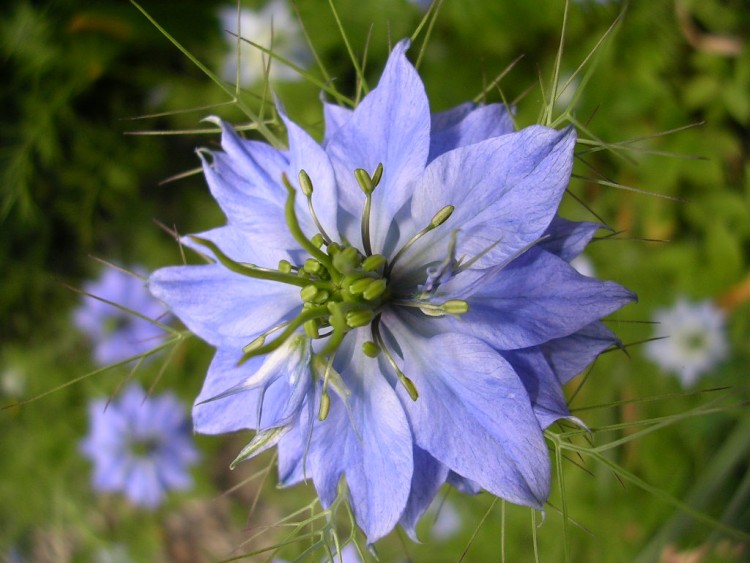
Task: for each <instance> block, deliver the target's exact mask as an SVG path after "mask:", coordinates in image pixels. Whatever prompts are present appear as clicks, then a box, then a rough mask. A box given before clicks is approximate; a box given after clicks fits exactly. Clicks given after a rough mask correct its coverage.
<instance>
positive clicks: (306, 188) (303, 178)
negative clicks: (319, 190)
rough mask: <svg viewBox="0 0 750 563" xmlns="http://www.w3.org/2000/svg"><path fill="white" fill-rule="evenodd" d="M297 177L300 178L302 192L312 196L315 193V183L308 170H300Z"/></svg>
mask: <svg viewBox="0 0 750 563" xmlns="http://www.w3.org/2000/svg"><path fill="white" fill-rule="evenodd" d="M297 178H298V179H299V187H300V189H301V190H302V193H303V194H305V197H310V196H311V195H312V193H313V185H312V180H310V176H308V175H307V172H305V171H304V170H300V171H299V175H298V176H297Z"/></svg>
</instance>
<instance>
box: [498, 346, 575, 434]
mask: <svg viewBox="0 0 750 563" xmlns="http://www.w3.org/2000/svg"><path fill="white" fill-rule="evenodd" d="M502 355H503V357H504V358H505V359H506V360H508V362H509V363H510V365H511V366H513V369H514V370H515V371H516V373H517V374H518V375H519V377H520V378H521V381H522V382H523V385H524V387H525V388H526V392H527V393H528V394H529V398H530V399H531V404H532V407H533V408H534V414H535V415H536V418H537V420H538V421H539V425H540V426H541V427H542V428H547V427H548V426H549V425H550V424H552V423H553V422H556V421H557V420H559V419H561V418H567V417H569V416H570V411H569V410H568V405H567V402H566V400H565V395H564V394H563V391H562V387H561V384H560V381H559V380H558V379H557V377H556V376H555V373H554V372H553V371H552V368H550V365H549V364H548V363H547V360H546V359H545V357H544V355H543V354H542V353H541V352H540V351H539V350H538V349H537V348H531V349H527V350H513V351H504V352H503V353H502Z"/></svg>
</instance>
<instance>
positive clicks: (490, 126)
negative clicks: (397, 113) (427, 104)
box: [428, 102, 514, 162]
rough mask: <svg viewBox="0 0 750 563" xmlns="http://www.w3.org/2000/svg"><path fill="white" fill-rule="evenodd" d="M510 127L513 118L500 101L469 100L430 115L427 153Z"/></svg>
mask: <svg viewBox="0 0 750 563" xmlns="http://www.w3.org/2000/svg"><path fill="white" fill-rule="evenodd" d="M513 131H514V127H513V119H511V116H510V113H508V110H507V109H506V107H505V106H504V105H502V104H489V105H486V106H485V105H477V104H474V103H471V102H467V103H465V104H461V105H460V106H456V107H454V108H452V109H449V110H446V111H443V112H440V113H435V114H433V115H432V132H431V135H430V156H429V158H428V162H432V161H433V160H435V159H436V158H437V157H438V156H440V155H441V154H443V153H446V152H448V151H450V150H453V149H456V148H458V147H465V146H466V145H472V144H474V143H478V142H480V141H484V140H486V139H491V138H492V137H499V136H500V135H506V134H508V133H512V132H513Z"/></svg>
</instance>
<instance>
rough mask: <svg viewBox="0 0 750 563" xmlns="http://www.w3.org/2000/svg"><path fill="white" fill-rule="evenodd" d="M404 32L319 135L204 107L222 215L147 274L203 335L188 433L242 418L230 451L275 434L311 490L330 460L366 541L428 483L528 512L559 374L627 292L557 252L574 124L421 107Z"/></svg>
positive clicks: (575, 232) (588, 229) (209, 164)
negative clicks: (238, 125)
mask: <svg viewBox="0 0 750 563" xmlns="http://www.w3.org/2000/svg"><path fill="white" fill-rule="evenodd" d="M407 48H408V42H406V41H402V42H401V43H399V44H398V45H397V46H396V47H395V48H394V50H393V52H392V54H391V56H390V58H389V60H388V63H387V65H386V68H385V70H384V72H383V75H382V77H381V80H380V83H379V84H378V86H377V87H376V88H374V89H373V90H372V91H371V92H370V93H369V95H367V96H366V97H365V98H364V99H363V100H362V101H361V103H360V104H359V105H358V106H357V108H356V109H354V110H348V109H344V108H341V107H337V106H334V105H330V104H326V105H325V107H324V111H325V121H326V134H325V138H324V140H323V142H322V144H318V143H317V142H315V141H314V140H313V139H312V138H311V137H310V136H309V135H307V134H306V133H305V132H304V131H303V130H302V129H301V128H300V127H299V126H297V125H296V124H295V123H293V122H292V121H290V120H289V119H288V118H286V116H284V115H283V114H282V118H283V119H284V122H285V124H286V127H287V132H288V145H289V148H288V150H283V151H280V150H276V149H274V148H272V147H270V146H268V145H266V144H264V143H261V142H258V141H249V140H244V139H241V138H239V137H238V136H237V135H236V134H235V133H234V132H233V131H232V129H231V128H230V127H228V126H227V125H225V124H223V123H222V124H221V126H222V130H223V134H222V148H223V151H221V152H213V153H207V152H203V153H202V156H203V159H204V172H205V175H206V179H207V181H208V185H209V187H210V189H211V192H212V194H213V196H214V197H215V198H216V200H217V202H218V203H219V205H220V206H221V208H222V209H223V211H224V213H225V214H226V216H227V224H226V225H225V226H223V227H219V228H217V229H214V230H211V231H209V232H206V233H203V234H201V235H198V236H196V237H188V238H186V239H185V242H186V244H188V245H191V246H193V247H194V248H198V249H200V250H202V251H203V252H204V253H206V254H208V255H209V256H210V258H211V259H212V260H211V261H212V263H210V264H207V265H201V266H178V267H170V268H164V269H161V270H158V271H157V272H155V273H154V274H153V275H152V276H151V278H150V280H149V285H150V288H151V291H152V292H153V293H154V295H155V296H157V297H159V298H160V299H162V300H163V301H164V302H166V303H167V304H168V305H169V306H170V307H171V309H172V310H173V311H174V312H175V313H176V314H177V315H178V316H179V317H180V318H181V319H182V320H183V322H184V323H185V324H186V325H187V326H188V328H190V329H191V330H192V331H193V332H195V333H196V334H197V335H199V336H200V337H201V338H203V339H204V340H206V341H207V342H209V343H210V344H212V345H213V346H215V347H216V355H215V356H214V359H213V361H212V363H211V366H210V367H209V370H208V374H207V377H206V381H205V383H204V387H203V390H202V391H201V393H200V395H199V397H198V399H197V402H196V405H195V407H194V409H193V421H194V424H195V428H196V430H197V431H198V432H202V433H208V434H214V433H223V432H231V431H234V430H238V429H254V430H257V433H256V435H255V437H254V438H253V440H252V441H251V442H250V444H248V446H247V447H246V448H245V449H244V450H243V451H242V452H241V453H240V456H239V457H238V460H241V459H245V458H247V457H250V456H252V455H254V454H255V453H258V452H259V451H262V450H264V449H266V448H268V447H272V446H277V448H278V459H279V477H280V481H281V483H282V484H284V485H290V484H293V483H297V482H300V481H302V480H303V479H306V478H310V479H312V481H313V483H314V484H315V487H316V489H317V493H318V495H319V498H320V500H321V502H322V504H323V505H324V506H326V507H327V506H329V505H330V504H331V503H332V502H333V501H334V499H335V498H336V496H337V494H338V493H339V489H340V484H339V481H340V480H341V477H342V476H345V478H346V486H347V488H348V495H349V502H350V503H351V506H352V509H353V511H354V515H355V517H356V519H357V522H358V524H359V526H360V527H361V528H362V530H363V531H364V533H365V534H366V535H367V538H368V540H369V541H370V542H373V541H375V540H377V539H379V538H381V537H382V536H384V535H385V534H387V533H389V532H390V531H391V530H392V529H393V528H394V526H396V525H397V524H399V523H400V524H401V525H402V526H403V527H404V528H405V529H406V530H407V531H408V532H409V533H410V534H413V533H414V526H415V524H416V522H417V520H418V518H419V517H420V516H421V515H422V514H423V513H424V511H425V510H426V509H427V507H428V506H429V504H430V502H431V500H432V499H433V498H434V496H435V494H436V492H437V490H438V488H439V487H440V486H441V485H442V484H444V483H445V482H448V483H451V484H453V485H454V486H456V487H457V488H459V489H460V490H462V491H464V492H477V491H479V490H480V489H484V490H487V491H489V492H490V493H492V494H494V495H497V496H499V497H502V498H504V499H506V500H508V501H511V502H514V503H518V504H522V505H527V506H531V507H535V508H541V507H542V505H543V504H544V502H545V500H546V498H547V496H548V493H549V488H550V462H549V455H548V450H547V446H546V444H545V441H544V436H543V429H544V428H546V427H547V426H548V425H549V424H551V423H552V422H553V421H555V420H557V419H559V418H562V417H568V416H569V412H568V409H567V407H566V404H565V398H564V396H563V393H562V387H561V386H562V385H563V384H564V383H565V382H567V381H568V380H569V379H571V378H572V377H573V376H574V375H576V374H578V373H579V372H580V371H581V370H582V369H583V368H584V367H585V366H586V365H587V364H588V363H590V362H591V361H592V360H593V359H594V358H595V357H596V356H597V355H598V354H599V353H600V352H601V351H602V350H604V349H605V348H608V347H610V346H612V345H613V344H614V343H616V342H617V340H616V338H615V337H614V335H613V334H612V333H611V332H609V330H607V329H606V328H605V327H604V326H603V325H602V324H601V323H600V321H599V319H600V318H601V317H602V316H604V315H607V314H609V313H611V312H612V311H615V310H616V309H618V308H619V307H621V306H622V305H624V304H626V303H628V302H630V301H631V300H633V298H634V297H633V295H632V294H631V293H630V292H629V291H627V290H625V289H623V288H622V287H620V286H619V285H617V284H614V283H611V282H603V281H599V280H595V279H592V278H586V277H584V276H581V275H580V274H578V273H577V272H576V271H575V270H574V269H573V268H572V267H571V266H570V265H569V264H568V262H569V260H571V259H573V258H574V257H575V256H577V255H578V254H579V253H580V252H581V251H582V250H583V248H584V247H585V246H586V244H587V243H588V242H589V240H590V239H591V238H592V237H593V235H594V233H595V232H596V230H597V229H598V228H599V225H596V224H593V223H574V222H570V221H566V220H564V219H561V218H558V217H556V212H557V209H558V205H559V203H560V199H561V198H562V195H563V192H564V191H565V188H566V186H567V184H568V181H569V179H570V173H571V168H572V161H573V148H574V145H575V133H574V131H573V130H572V129H565V130H563V131H556V130H553V129H549V128H546V127H542V126H533V127H528V128H526V129H523V130H520V131H517V132H515V131H513V124H512V121H511V119H510V116H509V115H508V113H507V111H506V110H505V108H504V107H503V106H501V105H486V106H476V105H474V104H464V105H461V106H458V107H457V108H454V109H451V110H448V111H445V112H442V113H437V114H434V115H431V114H430V109H429V105H428V102H427V97H426V94H425V90H424V86H423V84H422V82H421V80H420V78H419V76H418V75H417V73H416V71H415V69H414V67H413V66H412V65H411V64H410V63H409V62H408V60H407V59H406V56H405V51H406V49H407Z"/></svg>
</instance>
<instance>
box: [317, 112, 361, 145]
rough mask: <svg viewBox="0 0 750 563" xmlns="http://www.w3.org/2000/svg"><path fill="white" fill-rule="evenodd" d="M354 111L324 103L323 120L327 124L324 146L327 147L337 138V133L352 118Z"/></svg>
mask: <svg viewBox="0 0 750 563" xmlns="http://www.w3.org/2000/svg"><path fill="white" fill-rule="evenodd" d="M352 113H354V110H352V109H349V108H346V107H343V106H340V105H338V104H330V103H328V102H323V119H324V120H325V123H326V130H325V135H324V138H323V146H324V147H325V146H327V145H328V143H329V142H330V140H331V139H332V138H333V137H334V136H335V134H336V132H337V131H338V130H339V129H340V128H341V127H342V126H343V125H344V124H345V123H346V122H347V121H349V119H351V117H352Z"/></svg>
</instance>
